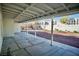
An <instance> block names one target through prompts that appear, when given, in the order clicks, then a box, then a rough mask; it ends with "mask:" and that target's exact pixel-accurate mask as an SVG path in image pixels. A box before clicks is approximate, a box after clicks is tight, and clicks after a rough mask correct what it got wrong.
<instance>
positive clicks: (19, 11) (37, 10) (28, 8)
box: [1, 3, 79, 22]
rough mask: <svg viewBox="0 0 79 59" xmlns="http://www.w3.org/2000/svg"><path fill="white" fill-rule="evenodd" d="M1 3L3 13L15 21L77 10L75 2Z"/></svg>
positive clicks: (75, 11) (66, 13)
mask: <svg viewBox="0 0 79 59" xmlns="http://www.w3.org/2000/svg"><path fill="white" fill-rule="evenodd" d="M1 5H2V13H3V15H6V16H8V17H12V18H14V19H16V20H15V21H17V22H24V21H29V20H34V19H36V18H41V17H46V16H50V15H52V16H57V15H68V14H73V13H78V12H79V8H78V7H79V4H77V3H76V4H75V3H74V4H73V3H3V4H1Z"/></svg>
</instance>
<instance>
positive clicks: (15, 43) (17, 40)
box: [1, 32, 79, 56]
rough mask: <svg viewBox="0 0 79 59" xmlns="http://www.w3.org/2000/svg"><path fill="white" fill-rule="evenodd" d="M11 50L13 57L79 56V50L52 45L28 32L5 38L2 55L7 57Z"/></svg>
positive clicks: (61, 45)
mask: <svg viewBox="0 0 79 59" xmlns="http://www.w3.org/2000/svg"><path fill="white" fill-rule="evenodd" d="M8 47H9V48H10V52H11V55H12V56H78V55H79V49H78V48H75V47H72V46H69V45H65V44H62V43H58V42H53V46H51V45H50V40H47V39H45V38H41V37H36V38H35V36H34V35H32V34H28V35H27V34H26V32H20V33H17V34H15V36H14V37H6V38H4V41H3V45H2V52H1V53H2V55H4V56H5V55H7V48H8Z"/></svg>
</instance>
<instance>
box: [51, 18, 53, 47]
mask: <svg viewBox="0 0 79 59" xmlns="http://www.w3.org/2000/svg"><path fill="white" fill-rule="evenodd" d="M52 45H53V19H52V20H51V46H52Z"/></svg>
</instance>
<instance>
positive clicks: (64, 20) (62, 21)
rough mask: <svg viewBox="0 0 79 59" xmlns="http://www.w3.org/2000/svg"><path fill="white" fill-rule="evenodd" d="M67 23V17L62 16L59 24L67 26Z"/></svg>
mask: <svg viewBox="0 0 79 59" xmlns="http://www.w3.org/2000/svg"><path fill="white" fill-rule="evenodd" d="M67 21H68V16H63V17H62V18H61V19H60V22H61V23H63V24H67Z"/></svg>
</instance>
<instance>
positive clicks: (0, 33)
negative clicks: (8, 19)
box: [0, 5, 3, 52]
mask: <svg viewBox="0 0 79 59" xmlns="http://www.w3.org/2000/svg"><path fill="white" fill-rule="evenodd" d="M2 28H3V22H2V12H1V5H0V52H1V47H2V42H3V29H2Z"/></svg>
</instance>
